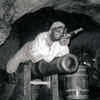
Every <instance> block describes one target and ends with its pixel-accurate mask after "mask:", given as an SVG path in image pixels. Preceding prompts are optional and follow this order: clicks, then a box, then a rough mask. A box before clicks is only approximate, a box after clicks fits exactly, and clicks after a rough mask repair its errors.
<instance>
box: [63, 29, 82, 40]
mask: <svg viewBox="0 0 100 100" xmlns="http://www.w3.org/2000/svg"><path fill="white" fill-rule="evenodd" d="M81 31H83V28H79V29H76V30H74V31H72V32H70V33H67V29H66V28H65V30H64V37H66V36H67V38H70V37H72V36H75V35H77V34H78V33H80V32H81Z"/></svg>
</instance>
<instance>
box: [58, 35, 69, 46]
mask: <svg viewBox="0 0 100 100" xmlns="http://www.w3.org/2000/svg"><path fill="white" fill-rule="evenodd" d="M59 42H60V44H61V45H68V44H69V42H70V37H68V36H64V37H62V38H61V39H60V40H59Z"/></svg>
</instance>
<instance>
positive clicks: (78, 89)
mask: <svg viewBox="0 0 100 100" xmlns="http://www.w3.org/2000/svg"><path fill="white" fill-rule="evenodd" d="M64 88H65V95H66V99H67V100H68V99H77V100H78V99H88V92H89V89H88V75H87V68H86V66H83V65H80V66H79V69H78V71H77V72H75V73H74V74H67V75H65V78H64Z"/></svg>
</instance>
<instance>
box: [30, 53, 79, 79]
mask: <svg viewBox="0 0 100 100" xmlns="http://www.w3.org/2000/svg"><path fill="white" fill-rule="evenodd" d="M77 69H78V60H77V58H76V56H74V55H73V54H67V55H65V56H62V57H58V58H55V59H54V60H52V61H51V62H49V63H48V62H45V61H44V60H42V61H40V62H39V63H37V64H35V65H34V66H33V67H32V74H33V75H34V76H41V77H42V76H50V75H53V74H59V73H73V72H75V71H76V70H77Z"/></svg>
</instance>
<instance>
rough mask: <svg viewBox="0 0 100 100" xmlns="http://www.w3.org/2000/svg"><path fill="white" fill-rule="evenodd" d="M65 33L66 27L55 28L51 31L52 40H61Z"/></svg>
mask: <svg viewBox="0 0 100 100" xmlns="http://www.w3.org/2000/svg"><path fill="white" fill-rule="evenodd" d="M63 33H64V27H62V26H60V27H55V28H53V29H52V31H51V40H53V41H58V40H60V39H61V37H62V36H63Z"/></svg>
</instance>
